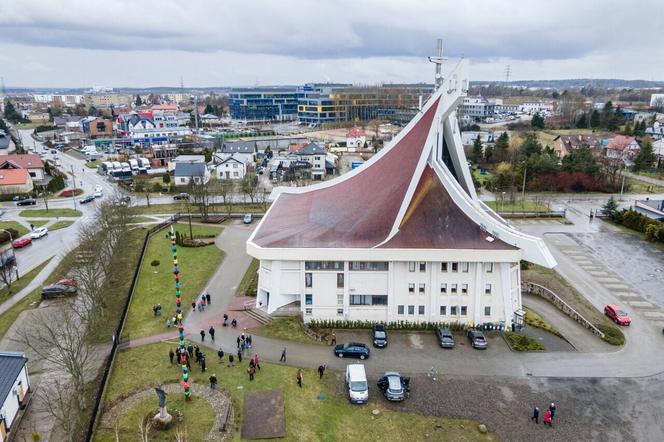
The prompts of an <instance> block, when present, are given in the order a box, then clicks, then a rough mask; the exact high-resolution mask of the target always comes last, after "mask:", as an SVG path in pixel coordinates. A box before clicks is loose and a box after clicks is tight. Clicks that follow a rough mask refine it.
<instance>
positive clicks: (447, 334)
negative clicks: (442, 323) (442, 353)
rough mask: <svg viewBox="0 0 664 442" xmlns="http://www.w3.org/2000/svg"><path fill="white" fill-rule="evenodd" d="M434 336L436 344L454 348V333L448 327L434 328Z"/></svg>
mask: <svg viewBox="0 0 664 442" xmlns="http://www.w3.org/2000/svg"><path fill="white" fill-rule="evenodd" d="M436 337H437V338H438V344H440V346H441V347H442V348H454V335H453V334H452V330H450V329H449V328H444V327H438V328H436Z"/></svg>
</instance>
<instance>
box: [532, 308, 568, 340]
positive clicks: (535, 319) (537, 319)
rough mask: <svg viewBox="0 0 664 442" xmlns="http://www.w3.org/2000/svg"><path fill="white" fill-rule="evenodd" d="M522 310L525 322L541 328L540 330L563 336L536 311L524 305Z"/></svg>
mask: <svg viewBox="0 0 664 442" xmlns="http://www.w3.org/2000/svg"><path fill="white" fill-rule="evenodd" d="M523 310H524V311H525V312H526V317H525V318H524V320H525V322H526V324H528V325H530V326H532V327H537V328H541V329H542V330H546V331H548V332H549V333H551V334H554V335H556V336H558V337H560V338H563V336H562V335H561V334H560V332H559V331H558V330H556V328H555V327H554V326H553V325H551V324H550V323H549V322H548V321H547V320H545V319H544V318H542V317H541V316H540V315H538V314H537V313H535V312H534V311H532V310H531V309H529V308H528V307H526V306H523ZM563 339H565V338H563Z"/></svg>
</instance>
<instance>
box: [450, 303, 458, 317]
mask: <svg viewBox="0 0 664 442" xmlns="http://www.w3.org/2000/svg"><path fill="white" fill-rule="evenodd" d="M450 314H451V315H452V316H456V315H457V306H456V305H452V306H450Z"/></svg>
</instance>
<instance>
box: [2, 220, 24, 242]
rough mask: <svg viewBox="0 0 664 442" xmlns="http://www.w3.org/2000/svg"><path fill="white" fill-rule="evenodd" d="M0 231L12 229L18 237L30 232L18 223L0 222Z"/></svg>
mask: <svg viewBox="0 0 664 442" xmlns="http://www.w3.org/2000/svg"><path fill="white" fill-rule="evenodd" d="M0 229H14V230H16V231H17V232H18V236H23V235H25V234H26V233H28V232H29V231H30V229H28V228H27V227H25V226H24V225H23V224H21V223H19V222H18V221H0ZM14 239H16V238H14Z"/></svg>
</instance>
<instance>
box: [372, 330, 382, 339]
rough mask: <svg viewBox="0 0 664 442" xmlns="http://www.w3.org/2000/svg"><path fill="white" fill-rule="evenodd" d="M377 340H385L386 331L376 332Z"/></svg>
mask: <svg viewBox="0 0 664 442" xmlns="http://www.w3.org/2000/svg"><path fill="white" fill-rule="evenodd" d="M374 334H375V336H376V339H385V332H384V331H376V332H374Z"/></svg>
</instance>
